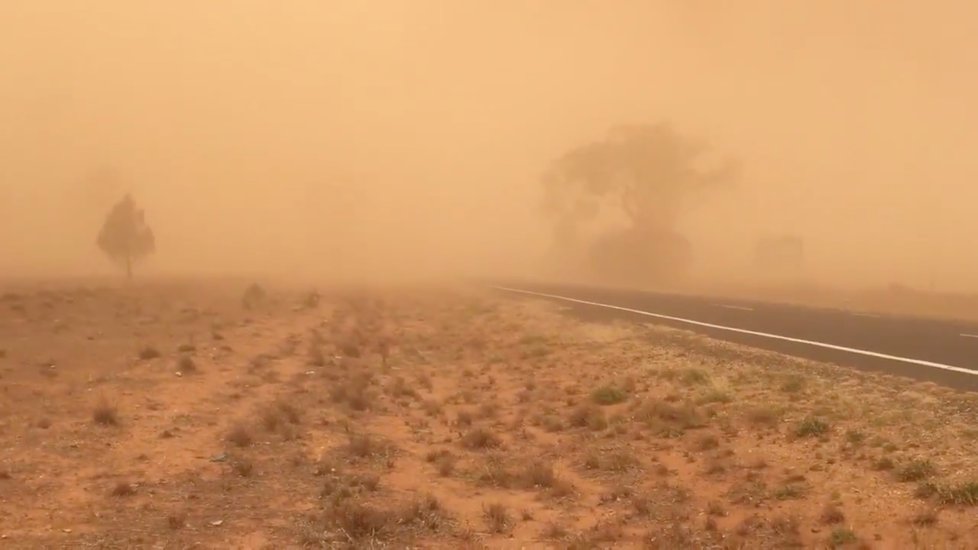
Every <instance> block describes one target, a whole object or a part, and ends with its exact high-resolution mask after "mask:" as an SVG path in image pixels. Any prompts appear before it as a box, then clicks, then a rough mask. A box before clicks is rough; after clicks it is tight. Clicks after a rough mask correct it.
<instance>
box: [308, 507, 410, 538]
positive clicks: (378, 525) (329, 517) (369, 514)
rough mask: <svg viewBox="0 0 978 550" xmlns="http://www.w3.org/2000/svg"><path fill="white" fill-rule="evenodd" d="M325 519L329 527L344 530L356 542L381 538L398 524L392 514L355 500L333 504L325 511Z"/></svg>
mask: <svg viewBox="0 0 978 550" xmlns="http://www.w3.org/2000/svg"><path fill="white" fill-rule="evenodd" d="M323 519H324V521H325V523H326V525H327V526H329V527H332V528H335V529H342V530H343V532H344V533H345V534H346V535H347V536H348V537H350V538H351V539H353V540H354V541H357V540H367V539H371V538H379V537H380V536H382V535H383V534H385V533H386V532H388V531H389V529H390V528H391V527H392V526H393V525H394V524H396V522H397V518H395V517H393V516H392V515H391V514H390V513H388V512H385V511H383V510H378V509H375V508H372V507H369V506H366V505H364V504H361V503H359V502H356V501H355V500H353V499H341V500H339V501H336V502H333V503H332V504H330V505H329V506H328V507H327V508H326V509H325V511H324V514H323Z"/></svg>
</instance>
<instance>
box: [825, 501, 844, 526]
mask: <svg viewBox="0 0 978 550" xmlns="http://www.w3.org/2000/svg"><path fill="white" fill-rule="evenodd" d="M820 519H821V521H822V523H824V524H826V525H832V524H837V523H842V522H843V521H845V520H846V516H845V514H843V513H842V510H840V509H839V507H838V506H836V505H834V504H827V505H826V506H825V508H824V509H823V510H822V515H821V516H820Z"/></svg>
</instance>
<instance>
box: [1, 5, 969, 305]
mask: <svg viewBox="0 0 978 550" xmlns="http://www.w3.org/2000/svg"><path fill="white" fill-rule="evenodd" d="M976 20H978V5H975V4H974V3H972V2H965V1H950V0H937V1H933V2H921V1H914V2H910V1H890V2H879V1H876V0H844V1H843V0H820V1H818V2H784V1H782V0H777V1H776V0H765V1H761V0H742V1H738V2H723V3H721V2H714V1H706V0H684V1H676V0H672V1H665V0H661V1H651V0H650V1H637V0H636V1H627V0H620V1H614V2H611V1H600V2H599V1H577V0H549V1H545V0H538V1H531V0H526V1H515V0H514V1H494V2H486V1H475V0H470V1H467V0H455V1H444V0H443V1H428V0H389V1H381V0H373V1H363V0H348V1H329V0H315V1H314V0H291V1H289V2H273V1H270V0H267V1H255V0H225V1H219V0H212V1H207V2H200V1H197V0H170V1H167V2H133V1H131V0H99V1H97V2H93V1H84V0H74V1H71V0H61V1H54V0H30V1H26V0H25V1H8V2H3V3H2V4H0V68H2V71H0V121H2V124H0V151H2V152H3V161H2V163H0V270H3V272H6V273H14V274H45V275H50V274H87V273H101V272H108V271H109V270H110V269H111V265H110V264H108V262H107V261H106V260H105V259H104V258H103V257H102V256H101V255H100V253H99V251H98V250H97V248H95V245H94V240H95V234H96V233H97V231H98V225H99V223H100V221H101V218H102V217H103V216H104V214H105V212H106V211H107V210H108V208H109V207H110V206H111V204H112V203H113V202H114V201H115V200H116V199H117V198H118V197H119V195H121V193H122V192H123V191H125V190H132V191H133V192H134V193H135V195H136V197H137V199H138V200H139V201H140V202H141V203H142V204H143V206H145V207H146V209H147V215H148V217H149V220H150V222H151V224H152V225H153V227H154V229H155V231H156V233H157V238H158V241H159V251H158V253H157V255H156V256H155V257H154V258H153V259H152V260H151V261H150V262H149V263H148V264H147V266H146V269H147V270H153V271H156V272H179V273H222V272H239V273H240V272H255V271H263V272H275V273H292V274H296V273H301V274H305V275H309V276H317V277H319V276H323V277H325V276H339V277H359V276H363V275H364V274H372V275H378V274H383V276H391V277H396V276H407V275H432V274H453V275H454V274H494V273H507V274H509V273H532V272H534V271H535V270H537V269H538V268H540V267H541V260H540V258H541V256H542V251H543V250H544V248H545V246H546V244H547V239H548V229H547V226H546V223H545V220H543V219H542V218H541V216H540V213H539V209H538V202H539V200H540V188H539V183H538V181H539V177H540V175H541V173H542V172H543V170H544V169H545V168H546V166H547V164H548V162H550V160H551V159H553V158H555V157H557V156H558V155H560V154H561V153H562V152H564V151H565V150H567V149H568V148H570V147H573V146H575V145H577V144H580V143H583V142H586V141H589V140H593V139H598V138H600V137H601V136H602V135H604V133H605V132H606V131H607V130H608V129H609V128H610V127H612V126H614V125H617V124H630V123H649V122H656V121H659V120H665V119H667V120H670V121H672V123H673V124H674V125H675V126H676V127H677V128H678V129H680V130H681V131H683V132H685V133H688V134H690V135H693V136H696V137H699V138H703V139H705V140H707V141H709V143H710V144H711V145H712V148H713V151H714V152H715V154H716V155H718V156H723V157H731V158H736V159H738V160H739V162H740V163H741V165H742V167H743V173H742V176H741V179H740V181H739V182H738V184H737V185H736V186H732V187H730V188H727V189H723V190H718V191H716V192H715V193H713V194H712V195H709V196H707V197H704V198H703V199H702V202H701V203H700V204H697V205H695V206H694V207H692V208H691V209H690V211H689V212H688V213H687V216H686V218H685V221H684V227H685V230H686V232H687V234H688V235H689V237H690V239H691V240H692V241H693V243H694V245H695V246H696V269H697V271H696V274H697V276H698V277H701V278H704V279H721V278H736V279H739V280H742V279H744V278H747V279H750V278H752V277H753V276H754V275H756V274H754V273H752V272H751V270H750V269H749V264H750V260H751V253H752V246H753V244H754V242H755V241H756V240H757V239H758V238H759V237H760V236H763V235H765V234H769V233H794V234H798V235H801V236H803V237H804V238H805V240H806V243H807V245H808V253H809V257H808V265H807V268H806V269H807V271H806V274H805V276H806V278H808V279H810V280H813V281H818V282H825V283H831V284H837V285H876V284H888V283H890V282H902V283H905V284H911V285H918V286H926V287H931V286H932V287H933V288H937V289H939V290H970V291H978V254H975V249H976V247H975V244H974V242H975V239H974V238H973V237H972V235H974V234H976V233H978V216H975V215H973V214H972V212H973V211H974V209H975V205H976V204H978V200H976V199H978V186H976V183H978V177H976V176H978V156H976V155H974V154H972V149H973V147H974V145H975V143H976V140H978V138H976V132H975V129H976V128H978V109H975V107H974V106H973V98H975V97H978V73H976V71H974V70H973V69H974V60H975V59H978V33H975V32H973V31H974V30H975V25H974V22H975V21H976ZM108 170H111V171H114V173H115V174H116V176H114V177H109V176H106V175H104V174H106V173H108V172H107V171H108ZM99 174H103V175H101V176H99Z"/></svg>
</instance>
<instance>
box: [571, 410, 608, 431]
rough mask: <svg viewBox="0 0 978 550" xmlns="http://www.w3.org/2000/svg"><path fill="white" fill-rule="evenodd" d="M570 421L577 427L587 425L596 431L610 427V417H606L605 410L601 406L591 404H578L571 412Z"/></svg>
mask: <svg viewBox="0 0 978 550" xmlns="http://www.w3.org/2000/svg"><path fill="white" fill-rule="evenodd" d="M569 422H570V425H571V426H574V427H575V428H583V427H587V428H589V429H591V430H594V431H600V430H604V429H605V428H607V427H608V419H607V418H606V417H605V414H604V411H603V410H602V409H601V408H600V407H597V406H595V405H590V404H585V405H578V406H577V407H576V408H575V409H574V411H573V412H571V415H570V419H569Z"/></svg>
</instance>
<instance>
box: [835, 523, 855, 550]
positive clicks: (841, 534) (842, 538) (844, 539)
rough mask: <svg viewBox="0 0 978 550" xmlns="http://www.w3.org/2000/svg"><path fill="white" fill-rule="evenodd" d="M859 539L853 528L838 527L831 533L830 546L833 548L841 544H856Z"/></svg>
mask: <svg viewBox="0 0 978 550" xmlns="http://www.w3.org/2000/svg"><path fill="white" fill-rule="evenodd" d="M858 541H859V537H857V536H856V533H854V532H853V531H852V529H847V528H845V527H837V528H835V529H833V530H832V533H831V534H830V535H829V546H831V547H832V548H839V547H841V546H846V545H848V544H854V543H856V542H858Z"/></svg>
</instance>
